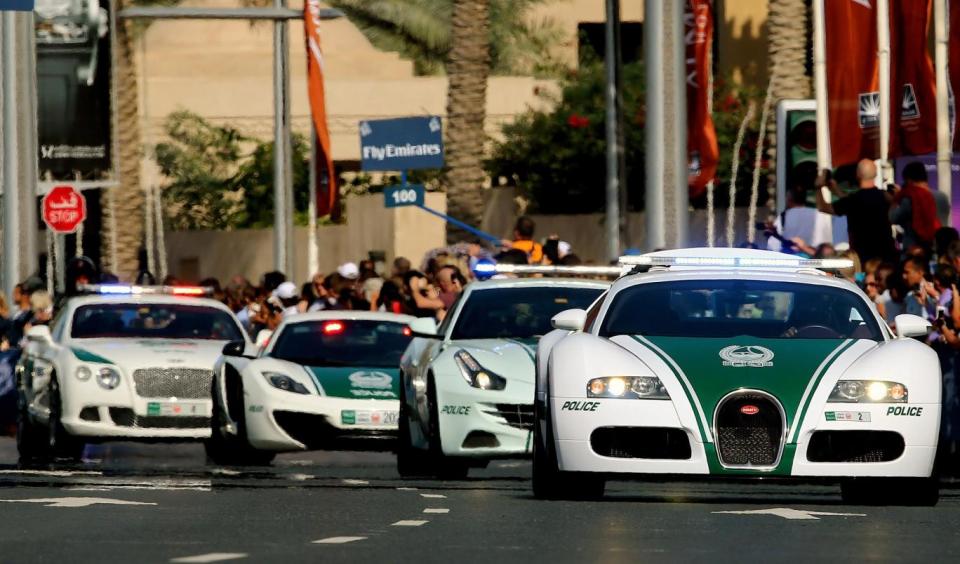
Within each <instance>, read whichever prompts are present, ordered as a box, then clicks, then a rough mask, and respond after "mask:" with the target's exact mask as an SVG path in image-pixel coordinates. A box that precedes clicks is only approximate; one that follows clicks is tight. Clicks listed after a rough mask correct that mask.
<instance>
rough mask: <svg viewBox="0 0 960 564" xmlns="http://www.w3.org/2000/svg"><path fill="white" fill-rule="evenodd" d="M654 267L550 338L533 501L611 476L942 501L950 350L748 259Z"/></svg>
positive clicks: (690, 258) (818, 285)
mask: <svg viewBox="0 0 960 564" xmlns="http://www.w3.org/2000/svg"><path fill="white" fill-rule="evenodd" d="M622 262H623V263H624V264H626V265H628V266H634V267H637V268H635V270H634V271H633V273H631V274H628V275H626V276H624V277H622V278H620V279H619V280H618V281H617V282H615V283H614V284H613V286H612V287H611V289H610V291H609V292H608V293H607V294H606V296H605V298H604V299H603V300H602V301H599V302H598V303H596V304H594V305H593V306H592V307H591V308H589V310H587V311H584V310H583V309H573V310H569V311H565V312H563V313H560V314H558V315H557V316H556V317H555V318H554V319H553V324H554V326H555V327H556V328H557V329H558V330H557V331H554V332H552V333H550V334H549V335H547V336H546V337H544V338H543V339H542V340H541V341H540V347H539V355H540V357H541V359H542V361H543V362H542V363H541V366H540V368H541V369H540V371H539V374H538V378H537V392H536V393H537V396H536V397H537V400H536V413H537V425H536V433H535V434H536V438H535V441H534V469H533V488H534V493H535V494H536V496H538V497H545V498H553V497H568V496H569V497H577V496H597V495H601V494H602V492H603V489H604V484H605V479H606V477H608V476H612V475H615V476H618V477H623V476H629V475H634V476H637V477H641V476H644V475H652V474H661V475H677V474H699V475H712V476H738V477H744V476H753V477H767V476H771V477H776V476H780V477H804V478H809V477H821V478H825V479H832V480H836V481H840V482H841V484H842V488H841V491H842V493H843V497H844V499H845V500H846V501H849V502H868V503H877V502H885V503H911V504H933V503H936V501H937V499H938V495H939V490H938V481H937V477H936V475H935V474H934V472H933V470H934V459H935V456H936V451H937V438H938V431H939V424H940V397H941V374H940V364H939V362H938V360H937V355H936V354H935V353H934V352H933V351H932V350H931V349H930V348H929V347H927V346H925V345H924V344H923V343H921V342H918V341H916V340H914V339H911V338H910V337H916V336H923V335H926V333H927V332H928V330H929V324H928V323H927V322H926V321H925V320H923V319H921V318H919V317H915V316H910V315H901V316H898V317H897V319H896V327H897V334H896V335H894V334H893V333H891V331H890V330H889V329H888V328H887V326H886V325H885V324H884V322H883V320H882V319H881V318H880V317H879V316H878V314H877V312H876V311H875V309H874V307H873V306H872V304H871V303H870V301H869V300H868V299H867V297H866V296H865V295H864V294H863V293H862V292H861V291H860V290H859V289H858V288H857V287H856V286H855V285H854V284H852V283H850V282H847V281H845V280H844V279H842V278H838V277H833V276H829V275H827V274H826V273H825V272H823V271H821V270H816V269H815V267H828V268H829V267H833V268H842V267H844V266H849V261H846V264H842V263H841V262H840V261H811V260H803V259H798V258H796V257H790V256H788V255H782V254H779V253H771V252H768V251H750V250H740V249H737V250H734V249H688V250H680V251H666V252H659V253H652V254H649V255H644V256H640V257H625V258H624V260H623V261H622Z"/></svg>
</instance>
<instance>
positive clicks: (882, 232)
mask: <svg viewBox="0 0 960 564" xmlns="http://www.w3.org/2000/svg"><path fill="white" fill-rule="evenodd" d="M833 211H834V213H836V215H845V216H847V232H848V233H849V235H850V247H851V248H852V249H853V250H854V251H856V253H857V255H859V256H860V262H861V263H864V262H866V261H868V260H870V259H873V258H879V259H883V260H892V259H893V258H894V257H896V247H895V246H894V242H893V233H892V231H891V227H890V218H889V215H888V214H889V211H890V203H889V202H887V197H886V195H885V194H884V193H883V191H881V190H879V189H876V188H866V189H864V188H861V189H859V190H857V191H856V192H854V193H853V194H850V195H849V196H847V197H845V198H841V199H839V200H837V201H836V202H834V203H833Z"/></svg>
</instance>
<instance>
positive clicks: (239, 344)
mask: <svg viewBox="0 0 960 564" xmlns="http://www.w3.org/2000/svg"><path fill="white" fill-rule="evenodd" d="M246 352H247V343H246V341H230V342H229V343H227V344H225V345H223V356H240V357H247V355H246V354H245V353H246Z"/></svg>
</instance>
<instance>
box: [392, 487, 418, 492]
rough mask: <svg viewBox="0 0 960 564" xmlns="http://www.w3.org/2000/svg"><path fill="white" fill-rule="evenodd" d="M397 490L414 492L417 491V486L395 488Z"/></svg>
mask: <svg viewBox="0 0 960 564" xmlns="http://www.w3.org/2000/svg"><path fill="white" fill-rule="evenodd" d="M397 491H398V492H415V491H417V488H404V487H400V488H397Z"/></svg>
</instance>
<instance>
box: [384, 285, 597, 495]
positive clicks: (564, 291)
mask: <svg viewBox="0 0 960 564" xmlns="http://www.w3.org/2000/svg"><path fill="white" fill-rule="evenodd" d="M608 286H609V284H608V283H604V282H597V281H591V280H573V279H551V278H525V279H520V278H513V279H503V280H488V281H484V282H474V283H472V284H470V285H469V286H467V287H466V289H465V290H464V292H463V294H462V295H461V296H460V298H459V300H458V302H457V303H456V304H454V306H453V307H451V308H450V312H449V313H448V314H447V316H446V318H445V319H444V321H443V323H442V324H441V325H440V328H439V330H437V329H436V326H435V325H434V324H433V321H432V320H428V319H418V320H417V321H416V322H414V323H413V324H412V327H413V328H414V335H415V336H417V338H416V339H414V341H413V342H412V343H411V344H410V347H409V348H408V349H407V351H406V353H405V354H404V355H403V359H402V362H401V366H400V369H401V380H402V384H401V387H400V430H399V439H398V446H397V449H398V451H397V469H398V471H399V473H400V474H401V475H402V476H408V475H434V476H442V477H462V476H465V475H466V474H467V472H468V471H469V467H470V466H471V465H477V464H479V465H482V464H484V463H485V462H486V461H488V460H489V459H491V458H497V457H507V456H518V455H526V454H529V453H530V450H531V431H532V429H533V382H534V376H535V373H536V370H535V356H536V344H537V341H538V339H539V338H540V336H542V335H543V334H544V333H547V332H548V331H550V329H551V328H550V318H551V317H553V316H554V315H555V314H556V313H559V312H560V311H563V310H566V309H569V308H585V307H588V306H589V305H590V304H591V303H593V302H594V300H596V299H597V297H598V296H599V295H600V294H601V293H602V292H603V291H604V290H605V289H606V288H607V287H608Z"/></svg>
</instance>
